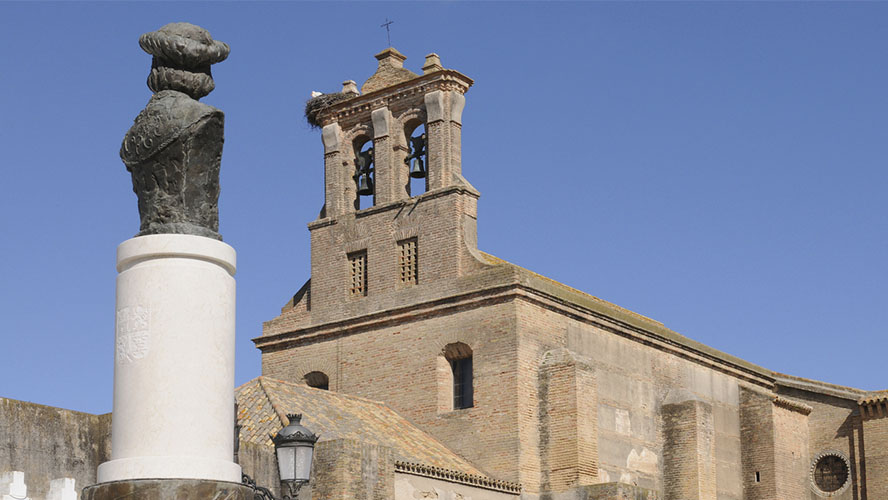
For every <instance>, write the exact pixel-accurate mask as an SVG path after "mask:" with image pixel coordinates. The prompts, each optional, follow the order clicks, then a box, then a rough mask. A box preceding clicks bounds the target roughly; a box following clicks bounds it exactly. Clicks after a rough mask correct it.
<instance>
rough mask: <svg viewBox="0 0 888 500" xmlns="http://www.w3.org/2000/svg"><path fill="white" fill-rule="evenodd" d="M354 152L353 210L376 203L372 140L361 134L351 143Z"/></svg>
mask: <svg viewBox="0 0 888 500" xmlns="http://www.w3.org/2000/svg"><path fill="white" fill-rule="evenodd" d="M352 147H353V149H354V152H355V159H354V165H355V173H354V176H353V179H354V181H355V188H356V192H357V195H356V196H355V210H360V209H361V208H362V207H364V208H367V207H372V206H373V205H375V204H376V168H375V159H374V156H373V141H372V140H370V138H369V137H367V136H365V135H362V136H359V137H357V138H356V139H355V140H354V142H353V143H352Z"/></svg>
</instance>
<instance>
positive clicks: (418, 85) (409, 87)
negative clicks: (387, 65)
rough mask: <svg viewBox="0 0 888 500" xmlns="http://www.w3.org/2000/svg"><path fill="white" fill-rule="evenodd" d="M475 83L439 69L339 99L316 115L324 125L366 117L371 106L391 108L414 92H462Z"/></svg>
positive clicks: (414, 93)
mask: <svg viewBox="0 0 888 500" xmlns="http://www.w3.org/2000/svg"><path fill="white" fill-rule="evenodd" d="M474 83H475V82H474V81H473V80H472V79H471V78H469V77H467V76H466V75H463V74H462V73H460V72H458V71H454V70H452V69H442V70H439V71H435V72H432V73H429V74H426V75H420V76H418V77H416V78H413V79H412V80H407V81H404V82H401V83H397V84H395V85H391V86H389V87H386V88H383V89H379V90H376V91H374V92H369V93H367V94H363V95H358V96H356V97H353V98H351V99H348V100H345V101H341V102H338V103H336V104H334V105H332V106H330V107H329V108H326V109H325V110H323V111H322V112H321V113H320V114H319V115H318V121H319V122H320V123H321V124H322V125H323V126H326V125H329V124H331V123H334V122H339V123H344V122H348V121H349V120H350V119H353V118H355V117H362V116H363V115H364V114H366V115H367V116H368V117H369V115H370V111H372V110H374V109H378V108H384V107H391V105H392V104H394V103H396V102H397V101H399V100H401V99H406V98H409V97H411V96H413V95H416V94H420V95H425V94H427V93H429V92H434V91H435V90H443V91H448V92H449V91H455V92H459V93H460V94H465V93H466V92H467V91H468V90H469V87H471V86H472V84H474Z"/></svg>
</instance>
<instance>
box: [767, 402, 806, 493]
mask: <svg viewBox="0 0 888 500" xmlns="http://www.w3.org/2000/svg"><path fill="white" fill-rule="evenodd" d="M773 419H774V424H773V425H774V470H775V475H776V476H775V479H776V491H777V498H804V497H805V496H806V495H808V493H809V492H810V488H809V487H808V466H809V464H810V453H809V451H808V416H807V414H806V413H803V412H799V411H798V410H796V409H791V408H786V407H784V406H782V405H779V404H775V405H774V408H773Z"/></svg>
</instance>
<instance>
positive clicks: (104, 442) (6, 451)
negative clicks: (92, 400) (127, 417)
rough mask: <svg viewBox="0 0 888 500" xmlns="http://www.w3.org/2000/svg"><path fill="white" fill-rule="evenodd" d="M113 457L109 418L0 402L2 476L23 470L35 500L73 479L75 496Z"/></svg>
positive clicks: (32, 497)
mask: <svg viewBox="0 0 888 500" xmlns="http://www.w3.org/2000/svg"><path fill="white" fill-rule="evenodd" d="M110 456H111V414H110V413H108V414H105V415H92V414H90V413H81V412H78V411H72V410H65V409H62V408H54V407H51V406H43V405H38V404H34V403H28V402H25V401H17V400H14V399H6V398H0V472H3V471H13V470H15V471H22V472H24V473H25V483H26V484H27V486H28V496H29V497H30V498H31V499H32V500H43V499H44V498H46V496H47V494H48V493H49V487H50V486H49V483H50V481H51V480H53V479H58V478H63V477H70V478H74V481H75V483H74V486H75V489H76V491H77V494H78V495H79V494H80V491H81V490H82V489H83V488H84V487H85V486H89V485H91V484H94V483H95V482H96V468H97V467H98V465H99V464H100V463H102V462H104V461H107V460H108V459H109V458H110Z"/></svg>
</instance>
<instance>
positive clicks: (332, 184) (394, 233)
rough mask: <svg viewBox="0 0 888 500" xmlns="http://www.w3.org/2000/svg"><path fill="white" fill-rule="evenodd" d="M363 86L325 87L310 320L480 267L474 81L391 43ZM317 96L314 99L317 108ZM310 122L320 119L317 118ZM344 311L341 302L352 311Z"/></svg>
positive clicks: (376, 303)
mask: <svg viewBox="0 0 888 500" xmlns="http://www.w3.org/2000/svg"><path fill="white" fill-rule="evenodd" d="M376 59H377V60H378V67H377V70H376V72H375V73H374V74H373V75H372V76H371V77H370V78H369V79H368V80H367V81H366V82H364V84H363V85H362V86H361V88H360V91H359V90H358V87H357V85H356V84H355V82H353V81H346V82H345V83H344V84H343V89H342V92H341V93H339V94H331V95H321V96H319V97H316V98H315V99H318V100H325V105H324V106H323V107H321V108H320V109H316V110H315V111H314V113H315V114H314V116H313V117H312V118H313V120H312V121H313V122H314V123H315V124H317V125H318V126H320V128H321V130H322V134H321V136H322V141H323V146H324V173H325V176H324V178H325V186H324V208H323V209H322V210H321V214H320V217H319V218H318V219H317V220H316V221H314V222H311V223H310V224H309V229H310V231H311V252H312V257H311V276H312V279H311V284H310V291H311V294H310V296H311V304H310V305H309V307H310V309H311V322H312V323H314V322H316V321H327V320H330V319H332V316H331V315H333V316H339V315H340V314H342V313H349V312H351V313H353V314H363V313H367V312H370V311H371V310H374V309H378V308H379V307H380V306H382V305H383V303H387V302H388V301H389V300H393V299H392V297H393V295H402V294H404V293H406V291H407V290H408V289H425V288H427V287H433V286H435V285H434V284H435V283H436V282H439V281H440V280H445V279H449V278H456V277H458V276H461V275H463V274H464V273H466V272H468V271H469V270H470V268H473V266H477V265H478V261H477V259H476V257H475V255H474V254H475V253H476V229H475V226H476V224H475V220H476V203H477V200H478V197H479V196H480V194H479V193H478V191H476V190H475V189H474V188H473V187H472V186H471V184H469V183H468V181H466V180H465V179H464V178H463V176H462V162H461V130H462V112H463V108H464V106H465V93H466V91H467V90H468V89H469V87H471V85H472V83H473V82H472V80H471V79H470V78H468V77H466V76H465V75H463V74H461V73H459V72H457V71H454V70H451V69H445V68H444V67H443V66H442V65H441V60H440V58H439V57H438V56H437V55H436V54H429V55H428V56H426V59H425V64H423V66H422V74H417V73H414V72H412V71H410V70H409V69H407V68H405V67H404V61H405V59H406V58H405V56H404V55H402V54H401V53H400V52H398V51H397V50H396V49H394V48H391V47H390V48H387V49H385V50H383V51H382V52H380V53H379V54H376ZM311 105H312V101H309V106H311ZM310 119H311V118H310ZM343 308H344V309H343Z"/></svg>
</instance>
